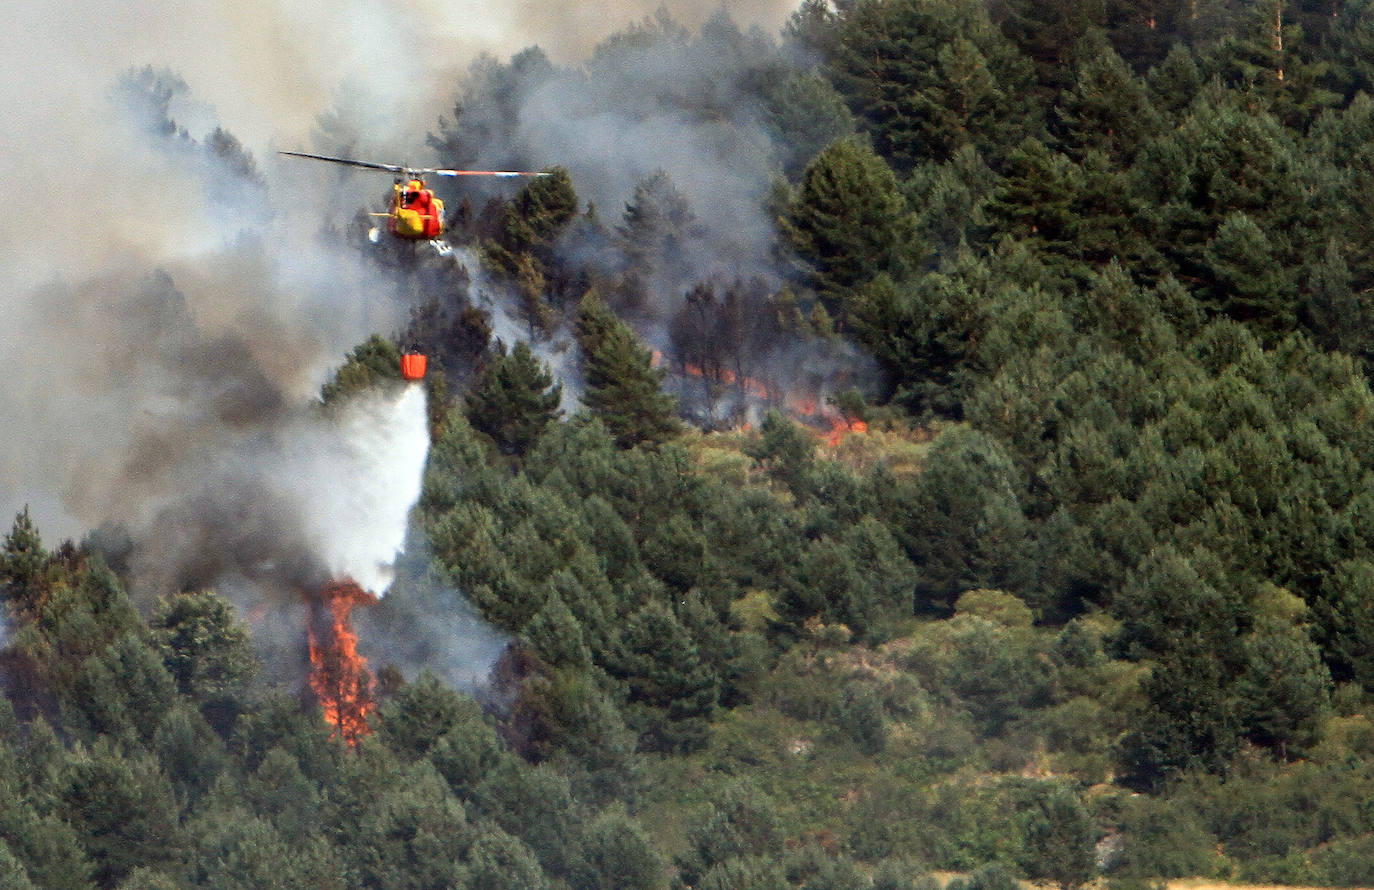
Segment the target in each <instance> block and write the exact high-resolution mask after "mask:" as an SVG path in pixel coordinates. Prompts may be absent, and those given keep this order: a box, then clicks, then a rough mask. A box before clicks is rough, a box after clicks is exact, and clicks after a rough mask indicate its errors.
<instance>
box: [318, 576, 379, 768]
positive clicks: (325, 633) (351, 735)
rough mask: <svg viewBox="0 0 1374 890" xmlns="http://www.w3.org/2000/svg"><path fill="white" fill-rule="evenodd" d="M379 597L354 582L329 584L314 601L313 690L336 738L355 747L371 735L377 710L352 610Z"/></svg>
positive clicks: (342, 581)
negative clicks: (371, 717)
mask: <svg viewBox="0 0 1374 890" xmlns="http://www.w3.org/2000/svg"><path fill="white" fill-rule="evenodd" d="M376 601H377V598H376V597H374V596H373V595H372V594H370V593H368V592H367V591H366V590H363V589H362V587H360V586H359V585H358V583H357V582H356V581H354V580H353V579H352V578H345V579H343V580H341V581H330V582H329V583H328V584H326V585H325V586H324V588H323V589H322V590H320V593H319V597H318V598H317V599H316V600H315V601H314V602H312V603H311V611H312V615H311V621H310V688H311V689H313V690H314V692H315V695H316V697H317V698H319V700H320V706H321V707H323V708H324V716H325V719H326V720H328V721H329V722H330V723H331V724H332V725H333V726H334V731H335V734H336V735H337V736H338V737H339V738H341V739H343V740H344V741H345V742H346V743H348V744H349V745H350V746H352V745H356V744H357V743H358V739H360V738H362V737H363V736H365V735H367V734H368V732H370V731H371V730H370V727H369V726H368V725H367V715H368V714H370V713H371V712H372V711H373V709H375V708H376V706H377V702H376V700H375V699H374V698H373V696H372V674H371V673H369V672H368V670H367V659H366V658H364V657H363V656H361V655H359V654H358V635H357V634H356V633H354V632H353V622H352V618H351V616H352V614H353V607H354V606H358V605H370V604H372V603H375V602H376Z"/></svg>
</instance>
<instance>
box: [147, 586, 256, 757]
mask: <svg viewBox="0 0 1374 890" xmlns="http://www.w3.org/2000/svg"><path fill="white" fill-rule="evenodd" d="M149 627H150V629H151V630H152V634H153V640H154V643H155V645H156V646H157V648H158V650H159V653H160V654H161V656H162V662H163V664H164V665H165V666H166V667H167V670H168V671H170V672H171V674H172V677H173V678H174V679H175V680H176V683H177V689H178V690H179V691H180V692H181V694H182V695H185V696H188V697H189V698H190V699H191V700H192V701H193V702H195V703H196V705H197V706H198V707H199V708H200V709H201V713H203V714H204V715H205V717H206V719H207V720H208V721H210V725H211V726H213V727H214V728H215V729H216V730H217V731H219V732H220V733H222V734H224V735H227V734H228V733H229V730H230V728H231V727H232V726H233V723H234V719H235V718H236V717H237V715H238V713H239V712H240V711H241V710H242V709H243V708H244V707H245V704H246V703H245V696H246V695H247V693H248V689H249V685H250V684H251V683H252V680H253V677H254V676H255V674H256V673H257V662H256V660H255V659H254V655H253V648H252V643H251V642H250V641H249V639H248V629H247V627H245V626H244V625H243V623H242V622H241V621H239V620H238V619H237V618H236V617H235V615H234V609H233V606H232V605H231V604H230V603H229V602H228V601H226V600H224V599H223V598H221V597H219V596H217V595H216V594H214V593H212V592H210V591H205V592H202V593H189V594H181V595H179V596H173V597H166V598H164V599H162V600H160V601H159V603H158V608H157V611H156V613H155V614H154V615H153V618H152V620H151V621H150V622H149Z"/></svg>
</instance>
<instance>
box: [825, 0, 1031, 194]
mask: <svg viewBox="0 0 1374 890" xmlns="http://www.w3.org/2000/svg"><path fill="white" fill-rule="evenodd" d="M822 48H823V49H824V50H825V51H826V61H827V63H828V64H827V69H826V70H827V73H829V75H830V77H831V79H832V80H833V81H834V82H835V85H836V87H837V88H838V89H839V90H840V92H841V93H842V94H844V95H845V97H846V98H847V99H848V101H849V104H850V108H851V109H852V110H853V111H854V114H855V116H856V117H857V118H858V119H859V121H860V123H861V125H862V127H863V129H864V130H865V131H866V132H867V133H869V134H870V135H871V136H872V139H873V145H874V148H875V149H876V150H877V152H878V154H880V155H881V156H882V157H883V158H885V159H886V160H887V161H888V163H890V164H891V165H892V166H893V167H894V168H895V169H897V170H899V171H901V172H903V173H905V172H907V171H909V170H910V169H911V168H912V167H913V166H915V165H917V164H920V163H922V162H923V161H925V160H928V159H933V160H939V161H943V160H946V159H948V158H949V157H951V156H952V155H953V154H954V153H955V152H956V151H957V150H958V149H959V148H961V147H963V146H965V145H975V146H977V147H978V148H979V149H980V150H982V151H983V152H984V153H985V154H987V155H989V156H992V157H1000V155H1001V154H1002V151H1001V150H1002V148H1003V147H1005V146H1008V145H1014V144H1016V143H1017V142H1018V141H1020V140H1021V139H1022V138H1023V137H1025V136H1026V135H1028V134H1029V133H1030V132H1033V131H1034V129H1035V128H1036V118H1037V112H1036V110H1035V108H1034V106H1033V104H1032V102H1031V99H1030V96H1029V92H1030V87H1031V83H1030V78H1031V72H1030V69H1029V67H1028V66H1027V65H1026V64H1025V62H1024V60H1023V59H1022V58H1021V57H1020V56H1019V55H1018V54H1017V52H1016V50H1015V48H1014V47H1012V46H1011V44H1010V43H1008V42H1007V40H1006V39H1005V38H1004V37H1003V36H1002V35H1001V33H999V32H998V31H997V29H996V28H995V27H994V26H993V25H992V23H991V22H990V21H989V19H988V15H987V11H986V9H985V7H984V5H983V4H982V3H978V2H963V0H954V2H949V3H938V4H937V3H925V2H921V0H897V2H880V0H861V2H856V3H853V4H846V5H845V7H843V9H842V11H841V15H840V20H839V33H838V35H837V39H834V40H826V41H824V46H823V47H822Z"/></svg>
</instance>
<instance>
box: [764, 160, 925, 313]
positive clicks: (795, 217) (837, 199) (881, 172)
mask: <svg viewBox="0 0 1374 890" xmlns="http://www.w3.org/2000/svg"><path fill="white" fill-rule="evenodd" d="M781 227H782V231H783V234H784V235H785V237H786V238H787V240H788V242H789V243H790V244H791V245H792V247H793V248H794V249H795V250H796V251H797V253H798V255H800V257H801V258H802V260H803V261H804V262H805V263H806V266H807V278H808V279H809V283H810V284H811V286H812V287H813V288H815V290H816V293H817V295H818V296H819V297H820V301H821V305H822V306H824V307H825V310H826V312H827V313H828V314H829V315H830V317H831V318H833V319H834V320H835V321H836V322H837V323H838V324H840V325H843V324H845V323H846V321H847V319H848V316H849V304H848V300H849V295H850V293H851V292H852V291H854V290H855V289H857V288H859V287H862V286H863V285H864V284H866V283H867V282H869V281H871V280H872V279H873V278H874V276H876V275H878V274H879V273H882V272H888V273H890V274H900V273H901V272H902V271H903V270H904V269H905V268H907V267H908V266H909V265H912V264H914V260H915V259H916V257H915V256H914V255H913V253H912V251H913V250H914V248H915V244H914V240H915V219H914V217H913V215H912V214H911V211H910V210H909V209H908V207H907V205H906V199H905V198H904V197H903V196H902V193H901V190H900V189H899V188H898V186H897V179H896V176H895V175H894V174H893V172H892V170H891V168H889V167H888V166H887V164H886V163H885V162H884V161H883V160H882V158H880V157H878V156H877V155H876V154H874V153H873V150H872V149H871V148H869V147H868V146H867V145H866V144H864V143H863V142H861V141H860V140H858V139H844V140H841V141H839V142H836V143H834V144H833V145H831V146H829V147H828V148H826V149H825V150H824V151H822V152H821V153H820V154H819V155H817V156H816V159H815V160H814V161H812V162H811V164H810V165H809V166H808V167H807V168H806V173H805V174H804V175H803V177H802V183H801V188H800V189H799V191H798V193H797V197H796V200H795V201H794V202H793V203H792V206H791V207H789V208H788V209H787V211H786V215H785V217H784V218H783V220H782V221H781Z"/></svg>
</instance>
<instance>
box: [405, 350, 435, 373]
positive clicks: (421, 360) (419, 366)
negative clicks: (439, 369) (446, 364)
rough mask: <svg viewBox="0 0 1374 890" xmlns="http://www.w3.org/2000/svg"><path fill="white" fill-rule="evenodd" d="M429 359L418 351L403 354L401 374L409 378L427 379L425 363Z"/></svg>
mask: <svg viewBox="0 0 1374 890" xmlns="http://www.w3.org/2000/svg"><path fill="white" fill-rule="evenodd" d="M428 361H429V360H428V359H427V358H426V357H425V356H423V355H421V354H420V353H418V352H408V353H406V354H405V355H403V356H401V376H402V377H404V378H405V379H407V380H423V379H425V365H426V364H427V363H428Z"/></svg>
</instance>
